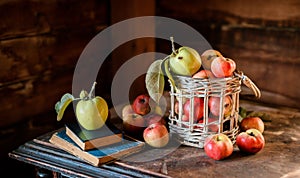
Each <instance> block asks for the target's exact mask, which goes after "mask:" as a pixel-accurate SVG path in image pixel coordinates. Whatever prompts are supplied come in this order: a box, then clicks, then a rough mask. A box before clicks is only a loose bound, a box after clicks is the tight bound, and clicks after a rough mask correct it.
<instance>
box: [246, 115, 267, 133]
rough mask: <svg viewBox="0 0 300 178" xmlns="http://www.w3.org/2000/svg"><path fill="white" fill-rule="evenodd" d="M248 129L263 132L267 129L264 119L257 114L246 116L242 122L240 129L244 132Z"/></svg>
mask: <svg viewBox="0 0 300 178" xmlns="http://www.w3.org/2000/svg"><path fill="white" fill-rule="evenodd" d="M248 129H257V130H259V131H260V132H261V133H263V132H264V129H265V125H264V122H263V120H262V119H261V118H260V117H257V116H249V117H245V118H244V119H242V121H241V123H240V130H241V131H242V132H244V131H246V130H248Z"/></svg>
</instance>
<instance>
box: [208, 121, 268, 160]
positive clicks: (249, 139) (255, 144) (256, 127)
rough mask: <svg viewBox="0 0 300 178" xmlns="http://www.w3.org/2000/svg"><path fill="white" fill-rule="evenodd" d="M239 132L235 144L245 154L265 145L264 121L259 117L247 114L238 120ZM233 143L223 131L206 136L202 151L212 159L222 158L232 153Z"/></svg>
mask: <svg viewBox="0 0 300 178" xmlns="http://www.w3.org/2000/svg"><path fill="white" fill-rule="evenodd" d="M239 125H240V133H239V134H238V135H237V137H236V142H235V143H236V145H237V147H238V148H239V150H240V151H241V152H243V153H246V154H256V153H258V152H259V151H261V150H262V149H263V148H264V146H265V138H264V136H263V132H264V122H263V121H262V119H261V118H260V117H257V116H249V117H245V118H243V120H242V121H241V122H240V124H239ZM233 147H234V145H233V143H232V141H231V140H230V139H229V137H228V136H227V135H225V134H223V133H218V134H214V135H211V136H210V137H207V138H206V140H205V143H204V151H205V153H206V154H207V156H209V157H210V158H212V159H214V160H222V159H225V158H227V157H229V156H230V155H231V154H232V153H233Z"/></svg>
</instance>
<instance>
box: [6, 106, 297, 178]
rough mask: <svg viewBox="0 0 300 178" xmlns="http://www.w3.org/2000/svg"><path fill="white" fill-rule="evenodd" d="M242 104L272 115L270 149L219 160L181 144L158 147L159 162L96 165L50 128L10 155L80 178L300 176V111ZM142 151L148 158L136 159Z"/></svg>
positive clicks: (267, 129) (268, 130) (267, 127)
mask: <svg viewBox="0 0 300 178" xmlns="http://www.w3.org/2000/svg"><path fill="white" fill-rule="evenodd" d="M240 105H241V106H242V107H244V108H246V109H247V110H253V111H257V112H263V113H265V114H267V115H268V116H269V118H268V120H267V121H265V131H264V133H263V135H264V137H265V140H266V145H265V148H264V149H263V150H262V151H260V152H259V153H257V154H255V155H244V154H242V153H241V152H240V151H239V150H238V148H237V147H236V146H235V149H234V152H233V154H232V155H231V156H230V157H228V158H227V159H224V160H221V161H215V160H213V159H211V158H209V157H207V156H206V154H205V152H204V150H203V149H201V148H195V147H190V146H184V145H181V146H179V147H176V149H174V148H170V149H171V150H167V149H164V150H161V151H160V152H159V151H157V150H155V151H156V153H160V154H162V155H163V156H162V157H160V158H157V159H154V160H149V159H147V155H149V156H151V153H150V152H149V154H147V153H146V154H145V152H143V153H138V154H134V155H132V156H130V157H128V158H127V159H122V160H118V161H115V162H112V163H109V164H105V165H102V166H100V167H94V166H92V165H90V164H88V163H86V162H84V161H82V160H81V159H79V158H77V157H75V156H72V155H70V154H69V153H66V152H65V151H62V150H60V149H58V148H57V147H55V146H53V145H52V144H51V143H49V141H48V140H49V138H50V136H51V135H52V132H51V133H47V134H45V135H42V136H40V137H38V138H36V139H34V140H31V141H29V142H26V143H25V144H23V145H21V146H20V147H19V148H17V149H16V150H13V151H12V152H11V153H9V156H10V157H11V158H13V159H17V160H19V161H22V162H25V163H29V164H32V165H35V166H39V167H42V168H46V169H49V170H51V171H55V172H60V173H61V174H62V175H65V176H76V177H243V178H247V177H273V178H275V177H300V156H299V154H300V131H299V130H300V111H299V110H294V109H291V108H274V107H267V106H263V105H261V104H258V103H250V102H243V101H241V104H240ZM147 151H151V150H147ZM152 151H153V150H152ZM166 152H167V153H168V154H166ZM141 155H143V157H144V158H145V160H146V161H144V162H141V161H139V162H136V161H132V160H136V159H135V158H137V157H139V156H141ZM145 155H146V156H145ZM158 156H159V155H158Z"/></svg>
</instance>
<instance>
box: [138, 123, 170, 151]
mask: <svg viewBox="0 0 300 178" xmlns="http://www.w3.org/2000/svg"><path fill="white" fill-rule="evenodd" d="M143 138H144V140H145V142H146V143H147V144H148V145H150V146H152V147H155V148H161V147H164V146H166V145H167V144H168V143H169V132H168V129H167V127H166V126H165V125H163V124H161V123H154V124H151V125H149V126H148V127H147V128H146V129H145V130H144V132H143Z"/></svg>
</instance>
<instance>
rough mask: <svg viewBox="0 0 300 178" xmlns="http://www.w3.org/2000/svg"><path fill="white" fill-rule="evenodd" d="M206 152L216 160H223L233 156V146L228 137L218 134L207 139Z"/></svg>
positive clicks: (205, 143)
mask: <svg viewBox="0 0 300 178" xmlns="http://www.w3.org/2000/svg"><path fill="white" fill-rule="evenodd" d="M204 151H205V153H206V155H207V156H208V157H210V158H212V159H214V160H222V159H225V158H227V157H229V156H230V155H231V154H232V152H233V144H232V141H231V140H230V138H229V137H228V136H227V135H225V134H223V133H217V134H213V135H211V136H209V137H207V138H206V139H205V142H204Z"/></svg>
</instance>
